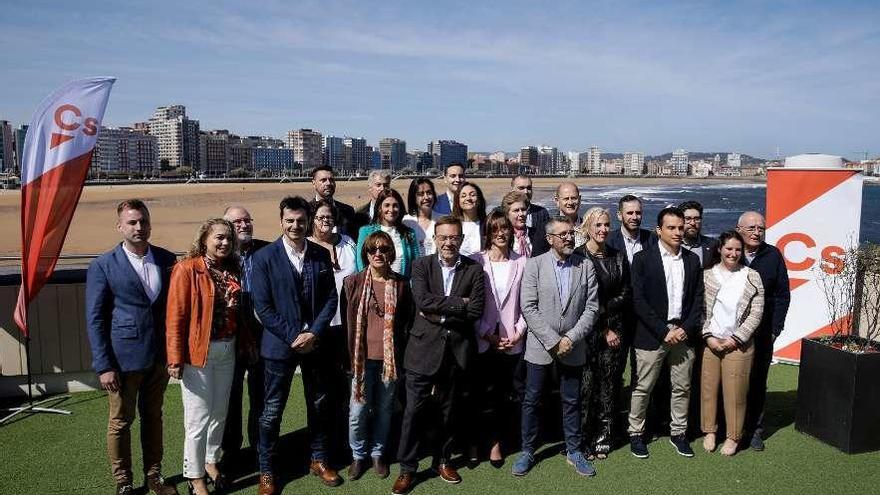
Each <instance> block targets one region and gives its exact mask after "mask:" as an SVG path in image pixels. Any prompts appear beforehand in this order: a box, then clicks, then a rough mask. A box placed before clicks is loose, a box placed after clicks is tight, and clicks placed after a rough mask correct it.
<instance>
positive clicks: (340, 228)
mask: <svg viewBox="0 0 880 495" xmlns="http://www.w3.org/2000/svg"><path fill="white" fill-rule="evenodd" d="M312 186H313V187H314V188H315V198H314V199H313V200H311V201H310V202H309V203H310V204H311V206H312V209H314V208H315V204H316V203H317V202H318V201H320V200H322V199H323V200H324V201H329V202H330V203H332V204H333V205H334V206H335V207H336V231H337V232H339V233H341V234H346V235H348V236H349V237H351V238H352V239H357V235H358V232H357V230H355V231H354V232H352V229H353V227H354V224H355V220H354V216H355V213H354V208H352V207H351V206H350V205H347V204H345V203H343V202H341V201H336V200H335V199H333V195H334V194H336V175H335V173H334V172H333V167H331V166H329V165H319V166H317V167H315V168H314V169H313V170H312Z"/></svg>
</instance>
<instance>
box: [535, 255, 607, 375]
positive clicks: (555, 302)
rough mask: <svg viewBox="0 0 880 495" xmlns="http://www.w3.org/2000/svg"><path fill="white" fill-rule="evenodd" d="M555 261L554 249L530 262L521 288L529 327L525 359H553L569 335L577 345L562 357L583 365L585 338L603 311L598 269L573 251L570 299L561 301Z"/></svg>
mask: <svg viewBox="0 0 880 495" xmlns="http://www.w3.org/2000/svg"><path fill="white" fill-rule="evenodd" d="M555 264H556V255H555V254H554V252H553V251H552V250H551V251H548V252H546V253H544V254H542V255H540V256H536V257H534V258H530V259H529V260H528V262H527V263H526V269H525V272H524V273H523V278H522V286H521V288H520V304H521V305H522V312H523V316H524V317H525V319H526V324H527V325H528V327H529V333H528V337H527V338H526V354H525V360H526V361H528V362H529V363H532V364H550V363H552V362H553V359H554V358H555V357H557V356H556V355H555V354H551V352H550V349H552V348H553V347H555V346H556V344H557V343H558V342H559V341H560V340H561V339H562V337H563V336H567V337H568V338H569V339H571V342H572V343H573V344H574V346H573V348H572V350H571V351H570V352H569V353H568V354H566V355H565V356H562V357H560V358H558V359H559V361H560V362H561V363H562V364H565V365H568V366H582V365H583V364H584V363H585V362H586V359H587V347H586V344H585V338H586V336H587V335H589V334H590V332H592V331H593V324H594V323H595V322H596V316H597V315H598V313H599V300H598V297H599V296H598V293H599V291H598V285H597V284H598V282H597V281H596V273H595V271H594V270H593V263H592V262H590V261H589V260H587V259H585V258H584V257H583V256H581V255H579V254H577V253H574V254H572V255H571V265H572V266H571V283H570V286H569V292H568V300H567V301H560V300H559V287H558V284H557V283H556V271H555V268H554V265H555Z"/></svg>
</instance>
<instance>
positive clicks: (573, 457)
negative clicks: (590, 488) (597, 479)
mask: <svg viewBox="0 0 880 495" xmlns="http://www.w3.org/2000/svg"><path fill="white" fill-rule="evenodd" d="M565 460H566V461H567V462H568V463H569V464H571V465H572V466H574V471H575V472H576V473H577V474H579V475H581V476H595V475H596V468H594V467H593V463H592V462H590V461H588V460H587V458H586V457H584V454H583V453H582V452H569V453H568V454H566V456H565Z"/></svg>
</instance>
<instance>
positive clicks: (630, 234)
mask: <svg viewBox="0 0 880 495" xmlns="http://www.w3.org/2000/svg"><path fill="white" fill-rule="evenodd" d="M617 220H618V221H619V222H620V229H618V230H615V231H614V232H612V233H611V234H610V235H609V236H608V240H607V241H606V242H607V243H608V245H609V246H611V247H613V248H614V249H616V250H618V251H623V252H624V253H626V259H627V260H628V261H629V262H630V264H632V262H633V256H634V255H635V254H636V253H638V252H639V251H641V250H643V249H645V248H647V247H649V246H651V245H653V244H656V242H657V239H656V238H655V237H654V236H652V235H651V231H649V230H647V229H643V228H642V200H641V199H639V198H638V197H636V196H633V195H632V194H627V195H625V196H623V197H622V198H620V200H619V201H618V202H617Z"/></svg>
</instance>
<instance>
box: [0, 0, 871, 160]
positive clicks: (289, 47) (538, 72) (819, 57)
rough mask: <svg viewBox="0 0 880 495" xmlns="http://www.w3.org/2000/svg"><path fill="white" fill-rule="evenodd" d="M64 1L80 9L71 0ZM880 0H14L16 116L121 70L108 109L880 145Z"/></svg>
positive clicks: (385, 126) (5, 99)
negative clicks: (168, 107)
mask: <svg viewBox="0 0 880 495" xmlns="http://www.w3.org/2000/svg"><path fill="white" fill-rule="evenodd" d="M65 6H67V7H69V8H70V10H65V9H64V8H65ZM878 21H880V2H876V1H866V2H847V1H835V2H809V1H779V2H736V1H723V2H714V1H696V2H656V1H647V2H627V1H607V2H578V1H556V2H546V3H543V2H537V1H526V2H518V1H506V2H497V3H489V2H477V1H465V2H456V1H449V2H447V1H435V2H414V1H410V2H392V1H383V2H366V1H362V2H332V1H296V2H209V1H205V2H196V1H192V2H191V1H177V2H164V1H154V2H137V3H136V2H127V1H126V2H119V1H116V2H101V1H93V2H79V3H75V2H70V1H67V2H38V1H28V2H20V1H18V2H13V1H9V0H0V50H2V53H3V56H2V57H0V61H2V62H0V65H2V70H0V119H6V120H10V121H12V122H13V123H15V124H19V123H22V122H24V121H27V120H29V119H30V116H31V113H32V112H33V110H34V108H35V107H36V106H37V105H38V103H39V102H40V100H41V99H42V98H43V97H45V96H46V95H47V94H48V93H49V92H51V91H52V90H53V89H54V88H56V87H58V86H60V85H61V84H63V83H64V82H66V81H68V80H71V79H76V78H78V77H84V76H94V75H114V76H117V77H118V81H117V83H116V85H115V87H114V90H113V93H112V94H111V97H110V105H109V107H108V110H107V113H106V115H105V124H109V125H128V124H130V123H132V122H134V121H138V120H145V119H147V118H148V117H149V116H150V114H151V113H152V110H153V108H154V107H156V106H159V105H165V104H171V103H181V104H184V105H186V106H187V113H188V114H189V115H190V116H191V117H192V118H196V119H199V120H200V121H201V126H202V128H203V129H217V128H227V129H230V130H231V131H234V132H238V133H243V134H268V135H276V136H281V135H283V134H284V133H285V132H286V131H287V130H288V129H294V128H299V127H312V128H316V129H319V130H321V131H322V132H324V133H325V134H335V135H353V136H364V137H366V138H367V140H368V142H370V143H376V142H378V139H379V138H380V137H386V136H387V137H400V138H403V139H405V140H406V141H407V145H408V148H410V149H413V148H418V149H424V148H425V144H426V143H427V142H428V141H429V140H431V139H438V138H439V139H456V140H459V141H462V142H465V143H467V144H468V145H469V147H470V149H471V150H481V151H492V150H496V149H503V150H507V151H512V150H518V149H519V147H520V146H524V145H529V144H532V145H542V144H548V145H552V146H557V147H558V148H560V149H561V150H565V151H567V150H585V149H586V148H587V147H589V146H591V145H597V146H599V147H600V148H602V149H603V150H608V151H616V152H623V151H642V152H645V153H647V154H657V153H663V152H667V151H671V150H672V149H675V148H685V149H689V150H694V151H726V150H735V151H741V152H744V153H748V154H752V155H757V156H762V157H772V156H773V155H775V152H776V148H777V147H779V149H780V152H781V153H782V154H783V155H792V154H797V153H802V152H825V153H832V154H839V155H843V156H847V157H850V158H860V157H861V156H860V153H861V152H863V151H868V152H869V153H870V155H871V156H876V155H880V22H878Z"/></svg>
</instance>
